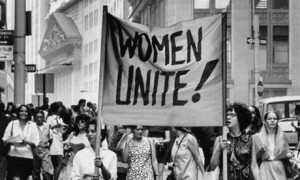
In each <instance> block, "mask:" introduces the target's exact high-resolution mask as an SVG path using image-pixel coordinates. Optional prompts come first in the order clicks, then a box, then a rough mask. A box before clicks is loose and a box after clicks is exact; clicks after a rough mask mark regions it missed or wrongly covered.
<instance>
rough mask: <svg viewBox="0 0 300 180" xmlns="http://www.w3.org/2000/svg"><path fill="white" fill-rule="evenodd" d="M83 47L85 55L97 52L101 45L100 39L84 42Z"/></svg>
mask: <svg viewBox="0 0 300 180" xmlns="http://www.w3.org/2000/svg"><path fill="white" fill-rule="evenodd" d="M83 47H84V49H83V56H84V57H88V56H90V55H92V54H93V53H96V52H98V51H99V45H98V39H95V40H93V41H90V42H88V43H86V44H84V46H83Z"/></svg>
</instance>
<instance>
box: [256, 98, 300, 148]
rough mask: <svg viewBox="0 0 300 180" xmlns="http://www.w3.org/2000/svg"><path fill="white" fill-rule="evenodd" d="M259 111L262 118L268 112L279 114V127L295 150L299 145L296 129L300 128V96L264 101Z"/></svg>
mask: <svg viewBox="0 0 300 180" xmlns="http://www.w3.org/2000/svg"><path fill="white" fill-rule="evenodd" d="M258 109H259V111H260V113H261V116H262V117H263V116H264V114H265V113H266V112H268V111H274V112H276V113H278V115H279V123H278V125H279V127H280V128H281V129H282V130H283V131H284V132H285V133H286V135H287V138H288V143H289V145H290V147H291V148H292V149H293V148H294V147H295V146H296V145H297V144H298V134H297V131H296V127H299V128H300V96H278V97H271V98H266V99H262V100H261V101H260V102H259V105H258ZM293 125H294V126H295V127H294V126H293Z"/></svg>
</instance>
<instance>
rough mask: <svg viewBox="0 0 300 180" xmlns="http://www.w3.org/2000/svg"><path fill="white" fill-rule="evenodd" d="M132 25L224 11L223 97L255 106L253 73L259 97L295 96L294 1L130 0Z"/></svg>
mask: <svg viewBox="0 0 300 180" xmlns="http://www.w3.org/2000/svg"><path fill="white" fill-rule="evenodd" d="M128 2H129V3H130V6H131V7H130V8H131V11H130V15H129V18H130V20H132V21H134V22H137V23H142V24H145V25H148V26H160V27H165V26H169V25H172V24H174V23H177V22H179V21H183V20H190V19H195V18H200V17H205V16H210V15H214V14H218V13H222V12H227V98H228V100H229V101H230V102H233V101H239V102H244V103H248V104H255V96H256V94H257V92H256V88H255V86H256V83H257V80H258V78H255V70H256V72H258V74H259V76H260V78H259V79H260V80H262V82H263V88H264V90H263V95H262V97H261V98H266V97H273V96H282V95H299V94H300V80H299V77H300V76H299V73H300V71H298V70H297V69H299V68H300V61H299V60H298V57H299V39H298V38H297V37H299V33H300V31H299V28H300V24H299V22H298V21H297V18H299V15H300V14H299V12H300V2H298V1H293V0H290V1H289V0H243V1H241V0H186V1H180V0H152V1H150V0H149V1H139V0H128ZM254 15H258V17H259V39H260V45H259V48H258V50H257V51H256V54H257V64H256V66H255V48H254V45H253V43H251V40H253V38H254V32H253V17H254Z"/></svg>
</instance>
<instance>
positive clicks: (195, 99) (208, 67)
mask: <svg viewBox="0 0 300 180" xmlns="http://www.w3.org/2000/svg"><path fill="white" fill-rule="evenodd" d="M218 61H219V59H216V60H212V61H209V62H208V63H206V66H205V68H204V71H203V73H202V77H201V80H200V82H199V84H198V86H197V87H196V89H195V91H199V90H200V89H201V88H202V87H203V85H204V83H205V82H206V81H207V79H208V78H209V76H210V75H211V73H212V72H213V70H214V69H215V67H216V66H217V64H218ZM200 99H201V95H200V93H198V92H196V93H195V94H194V95H193V96H192V101H193V102H194V103H196V102H198V101H200Z"/></svg>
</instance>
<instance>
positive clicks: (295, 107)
mask: <svg viewBox="0 0 300 180" xmlns="http://www.w3.org/2000/svg"><path fill="white" fill-rule="evenodd" d="M267 111H274V112H276V113H277V114H278V115H279V118H280V119H284V118H295V117H296V115H298V116H299V115H300V101H286V102H275V103H270V104H268V106H267Z"/></svg>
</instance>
